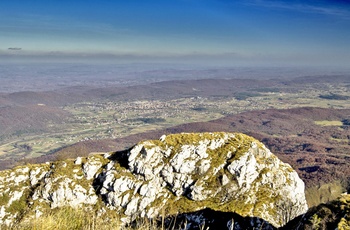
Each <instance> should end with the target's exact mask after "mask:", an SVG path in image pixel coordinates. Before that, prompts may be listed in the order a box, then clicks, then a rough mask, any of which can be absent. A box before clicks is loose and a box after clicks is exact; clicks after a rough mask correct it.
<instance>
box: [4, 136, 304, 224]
mask: <svg viewBox="0 0 350 230" xmlns="http://www.w3.org/2000/svg"><path fill="white" fill-rule="evenodd" d="M116 154H117V153H116ZM111 159H113V155H111V156H110V154H108V155H106V156H101V155H92V156H89V157H87V158H86V159H82V158H78V159H76V160H75V162H73V161H66V162H63V163H62V162H61V163H60V162H57V163H53V164H52V166H51V167H50V165H41V166H35V167H34V168H29V167H23V168H19V169H15V170H8V171H4V172H1V174H0V177H1V178H0V179H2V180H0V181H1V182H0V192H2V193H6V194H8V195H10V196H11V199H10V200H8V201H6V202H3V203H0V223H6V224H11V223H12V221H13V220H14V219H15V218H16V215H17V214H16V213H9V212H8V211H7V210H8V207H10V206H11V202H13V200H16V199H17V200H20V199H23V197H25V196H26V195H27V196H28V193H27V192H26V191H27V190H30V189H31V190H34V192H33V194H32V199H33V200H34V202H36V203H37V205H35V207H36V210H34V214H35V213H40V212H41V211H40V207H43V206H44V205H48V206H50V207H51V208H54V207H62V206H89V205H94V204H96V203H97V202H98V201H99V200H100V201H103V202H104V203H105V204H106V207H108V208H110V209H113V210H115V211H116V212H119V213H120V215H121V217H122V221H124V222H125V223H127V222H130V221H132V220H133V218H135V217H136V216H141V217H148V218H154V217H157V216H158V215H160V214H161V213H164V212H165V213H167V214H177V213H183V212H193V211H197V210H201V209H203V208H212V209H215V210H225V211H230V212H236V213H238V214H239V215H241V216H250V217H259V218H261V219H264V220H266V221H268V222H270V223H271V224H272V225H274V226H276V227H278V226H281V225H282V224H284V222H283V217H284V215H285V214H284V211H285V210H283V209H284V208H285V207H286V205H293V207H296V208H295V211H294V212H293V214H292V216H291V218H292V217H294V216H297V215H300V214H302V213H304V212H306V210H307V205H306V201H305V195H304V183H303V182H302V181H301V180H300V178H299V177H298V175H297V173H296V172H295V171H294V170H293V169H292V168H291V167H290V166H289V165H288V164H285V163H283V162H281V161H280V160H279V159H278V158H277V157H276V156H274V155H273V154H272V153H271V152H270V151H269V150H268V149H267V148H266V147H265V146H264V145H263V144H262V143H260V142H258V141H257V140H255V139H253V138H251V137H249V136H246V135H244V134H239V133H182V134H173V135H168V136H165V135H163V136H162V137H161V138H160V139H159V140H150V141H143V142H140V143H138V144H137V145H135V146H134V147H133V148H132V149H131V150H130V151H129V152H128V154H126V155H125V157H124V159H122V160H120V157H119V158H115V159H119V160H111ZM28 181H29V183H27V182H28ZM28 184H29V185H28ZM7 187H9V188H10V189H6V188H7ZM15 187H16V188H18V187H20V188H21V189H17V190H16V189H12V188H15ZM25 198H26V197H25ZM101 198H102V199H101ZM34 214H33V215H34Z"/></svg>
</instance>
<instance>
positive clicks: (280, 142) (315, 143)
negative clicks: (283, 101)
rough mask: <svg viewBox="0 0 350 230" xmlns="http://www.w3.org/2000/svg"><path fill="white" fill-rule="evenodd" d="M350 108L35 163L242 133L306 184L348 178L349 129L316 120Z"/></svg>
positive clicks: (78, 151)
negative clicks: (212, 134)
mask: <svg viewBox="0 0 350 230" xmlns="http://www.w3.org/2000/svg"><path fill="white" fill-rule="evenodd" d="M349 114H350V110H339V109H323V108H296V109H286V110H276V109H270V110H264V111H252V112H245V113H241V114H237V115H232V116H228V117H225V118H222V119H218V120H214V121H210V122H199V123H190V124H184V125H179V126H176V127H172V128H168V129H165V130H158V131H151V132H146V133H141V134H136V135H132V136H128V137H125V138H119V139H115V140H97V141H86V142H80V143H77V144H74V145H72V146H69V147H66V148H63V149H61V150H59V151H58V152H56V153H55V154H53V155H49V156H46V157H44V158H41V159H35V160H40V161H44V160H52V159H57V158H66V157H76V156H78V155H87V154H89V153H90V152H101V151H116V150H123V149H125V148H128V147H130V146H132V145H133V144H135V143H137V142H138V141H140V140H143V139H153V138H159V137H160V136H161V135H162V134H169V133H178V132H204V131H230V132H244V133H247V134H248V135H252V136H253V137H255V138H257V139H259V140H260V141H262V142H264V143H265V144H266V145H267V146H268V148H270V149H271V151H272V152H273V153H275V154H276V155H277V156H278V157H279V158H281V159H282V160H283V161H285V162H287V163H289V164H291V165H292V167H293V168H294V169H296V170H297V172H298V173H299V175H300V176H301V177H302V179H303V180H304V181H305V182H306V185H307V186H309V187H310V186H313V185H316V184H319V182H320V181H321V182H331V181H334V180H338V179H339V180H343V181H345V180H346V179H347V178H350V164H349V160H350V155H349V153H350V145H349V139H350V127H349V126H347V125H343V126H322V125H319V124H316V123H315V121H325V120H327V121H341V120H344V119H346V118H348V117H349Z"/></svg>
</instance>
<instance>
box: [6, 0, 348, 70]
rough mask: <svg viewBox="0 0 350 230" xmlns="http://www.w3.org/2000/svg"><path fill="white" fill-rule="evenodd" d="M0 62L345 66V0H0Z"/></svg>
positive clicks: (346, 48) (346, 59)
mask: <svg viewBox="0 0 350 230" xmlns="http://www.w3.org/2000/svg"><path fill="white" fill-rule="evenodd" d="M0 57H2V58H21V57H30V58H31V59H35V58H38V59H39V58H40V57H41V58H62V59H64V58H67V57H69V58H72V59H74V58H77V59H79V58H87V57H88V58H90V59H92V60H95V59H96V60H98V59H126V60H146V59H147V60H149V59H152V60H169V61H171V60H174V61H175V60H176V61H181V60H183V61H184V62H185V61H194V62H203V63H205V62H218V63H219V62H223V63H227V64H236V65H240V64H242V65H297V66H298V65H306V66H307V65H316V66H317V65H320V66H324V65H330V66H340V67H346V66H348V63H350V1H345V0H343V1H322V0H321V1H313V0H308V1H297V0H291V1H277V0H246V1H243V0H242V1H241V0H0Z"/></svg>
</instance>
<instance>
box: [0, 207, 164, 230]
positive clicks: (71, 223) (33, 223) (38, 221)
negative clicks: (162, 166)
mask: <svg viewBox="0 0 350 230" xmlns="http://www.w3.org/2000/svg"><path fill="white" fill-rule="evenodd" d="M0 229H4V230H6V229H16V230H66V229H80V230H95V229H96V230H97V229H98V230H110V229H115V230H129V229H133V230H156V229H161V228H159V227H158V226H157V224H156V223H154V222H153V221H149V220H147V219H140V220H138V221H136V222H135V224H133V225H132V226H128V227H125V226H123V225H122V222H121V221H120V218H119V216H118V214H117V213H116V212H110V213H108V214H107V215H106V213H105V214H103V215H102V216H98V215H96V214H95V213H94V212H93V211H92V212H87V211H84V210H83V209H74V208H70V207H65V208H59V209H55V210H51V211H50V212H49V213H45V214H43V215H42V216H41V217H39V218H34V219H30V220H23V221H22V222H21V223H19V224H16V225H15V226H12V227H11V228H7V227H1V226H0Z"/></svg>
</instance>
